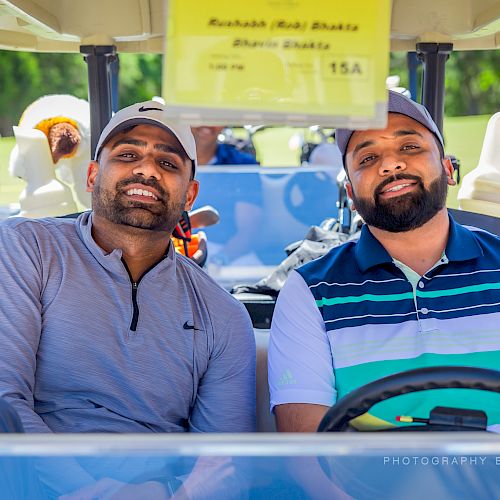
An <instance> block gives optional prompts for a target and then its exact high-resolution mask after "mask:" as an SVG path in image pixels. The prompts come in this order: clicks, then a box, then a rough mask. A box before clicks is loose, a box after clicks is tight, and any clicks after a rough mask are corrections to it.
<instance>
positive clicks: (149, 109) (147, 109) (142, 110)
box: [139, 106, 163, 113]
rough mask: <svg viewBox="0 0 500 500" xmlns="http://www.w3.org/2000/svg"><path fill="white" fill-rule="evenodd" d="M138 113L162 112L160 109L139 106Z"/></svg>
mask: <svg viewBox="0 0 500 500" xmlns="http://www.w3.org/2000/svg"><path fill="white" fill-rule="evenodd" d="M139 111H140V112H141V113H143V112H144V111H163V109H161V108H145V107H144V106H141V107H140V108H139Z"/></svg>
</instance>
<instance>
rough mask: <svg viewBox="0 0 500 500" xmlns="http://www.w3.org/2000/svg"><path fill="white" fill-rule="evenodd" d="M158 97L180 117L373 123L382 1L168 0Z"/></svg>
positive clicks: (377, 114)
mask: <svg viewBox="0 0 500 500" xmlns="http://www.w3.org/2000/svg"><path fill="white" fill-rule="evenodd" d="M167 5H168V7H167V35H166V37H165V38H166V48H165V58H164V60H165V64H164V74H163V97H164V98H165V101H166V102H167V104H169V109H170V112H171V113H172V116H173V117H175V118H177V119H179V120H181V121H187V122H190V123H196V122H205V123H213V124H217V123H220V124H228V123H258V122H262V123H268V124H273V123H274V124H293V125H308V124H311V123H317V124H327V125H329V126H346V125H349V126H358V127H368V126H383V125H384V123H385V118H386V104H385V103H386V100H387V97H386V90H385V79H386V76H387V74H388V62H389V27H390V9H391V1H390V0H315V1H311V0H251V1H246V2H243V1H239V0H210V1H208V0H206V1H204V0H169V1H168V4H167Z"/></svg>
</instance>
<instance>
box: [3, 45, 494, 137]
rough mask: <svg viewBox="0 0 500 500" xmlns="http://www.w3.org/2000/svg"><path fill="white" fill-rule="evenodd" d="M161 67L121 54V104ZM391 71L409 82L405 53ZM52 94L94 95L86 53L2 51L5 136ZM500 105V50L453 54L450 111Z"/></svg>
mask: <svg viewBox="0 0 500 500" xmlns="http://www.w3.org/2000/svg"><path fill="white" fill-rule="evenodd" d="M161 68H162V59H161V55H156V54H140V55H139V54H120V79H119V99H120V103H119V104H120V107H123V106H127V105H129V104H132V103H133V102H138V101H143V100H148V99H150V98H151V97H152V96H154V95H160V92H161ZM390 74H398V75H399V76H400V77H401V85H403V86H408V73H407V69H406V55H405V54H401V53H398V54H391V70H390ZM189 77H191V78H192V75H190V76H189ZM46 94H73V95H75V96H77V97H81V98H84V99H87V98H88V94H87V66H86V64H85V62H84V60H83V56H82V55H79V54H43V53H33V52H15V51H0V136H10V135H12V125H16V124H17V123H18V122H19V118H20V117H21V114H22V112H23V111H24V109H25V108H26V107H27V106H28V105H29V104H30V103H32V102H33V101H34V100H35V99H37V98H39V97H41V96H43V95H46ZM499 109H500V50H493V51H471V52H454V53H452V55H451V57H450V59H449V61H448V62H447V65H446V101H445V112H446V115H447V116H464V115H475V114H492V113H493V112H495V111H498V110H499Z"/></svg>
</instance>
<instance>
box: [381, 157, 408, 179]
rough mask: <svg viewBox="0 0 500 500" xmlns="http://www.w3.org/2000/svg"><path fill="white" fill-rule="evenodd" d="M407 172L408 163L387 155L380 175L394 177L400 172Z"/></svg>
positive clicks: (382, 163)
mask: <svg viewBox="0 0 500 500" xmlns="http://www.w3.org/2000/svg"><path fill="white" fill-rule="evenodd" d="M403 170H406V163H405V162H404V161H403V160H401V158H398V157H397V156H395V155H387V156H385V157H384V158H383V160H382V162H381V164H380V168H379V174H380V175H392V174H395V173H397V172H399V171H403Z"/></svg>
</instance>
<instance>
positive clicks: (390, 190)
mask: <svg viewBox="0 0 500 500" xmlns="http://www.w3.org/2000/svg"><path fill="white" fill-rule="evenodd" d="M413 185H414V183H413V182H408V183H407V184H399V185H398V186H393V187H391V188H389V189H384V190H383V191H382V193H394V192H395V191H400V190H401V189H403V188H405V187H408V186H413Z"/></svg>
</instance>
